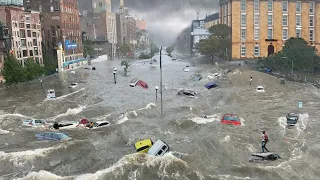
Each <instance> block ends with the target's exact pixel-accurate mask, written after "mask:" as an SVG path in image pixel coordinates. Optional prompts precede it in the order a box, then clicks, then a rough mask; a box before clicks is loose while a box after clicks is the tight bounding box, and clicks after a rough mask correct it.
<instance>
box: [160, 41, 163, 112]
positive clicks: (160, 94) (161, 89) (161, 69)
mask: <svg viewBox="0 0 320 180" xmlns="http://www.w3.org/2000/svg"><path fill="white" fill-rule="evenodd" d="M161 56H162V46H161V48H160V88H161V94H160V96H161V115H162V114H163V106H162V94H163V93H162V89H163V88H162V57H161Z"/></svg>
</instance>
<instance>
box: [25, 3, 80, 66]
mask: <svg viewBox="0 0 320 180" xmlns="http://www.w3.org/2000/svg"><path fill="white" fill-rule="evenodd" d="M24 6H25V8H26V9H31V10H38V11H39V12H40V15H41V20H42V21H41V23H42V35H43V46H44V48H43V49H44V51H45V52H46V53H52V54H53V55H55V56H56V53H57V52H56V48H57V45H58V43H62V48H63V63H64V64H68V65H64V67H63V68H65V69H70V68H74V67H77V66H79V65H81V64H82V62H81V63H79V62H78V60H79V59H82V58H83V53H82V32H81V30H80V18H79V11H78V0H69V1H59V0H50V1H48V0H24ZM69 61H70V62H69ZM66 62H68V63H66ZM72 62H74V63H72Z"/></svg>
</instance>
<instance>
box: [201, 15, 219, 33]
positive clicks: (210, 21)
mask: <svg viewBox="0 0 320 180" xmlns="http://www.w3.org/2000/svg"><path fill="white" fill-rule="evenodd" d="M219 23H220V18H219V13H214V14H211V15H209V16H206V18H205V19H204V28H206V29H209V28H210V27H212V26H214V25H217V24H219Z"/></svg>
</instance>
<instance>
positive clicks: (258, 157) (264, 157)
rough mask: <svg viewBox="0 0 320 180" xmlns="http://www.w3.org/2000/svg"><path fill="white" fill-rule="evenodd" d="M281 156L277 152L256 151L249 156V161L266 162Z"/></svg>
mask: <svg viewBox="0 0 320 180" xmlns="http://www.w3.org/2000/svg"><path fill="white" fill-rule="evenodd" d="M280 158H281V157H280V156H279V155H278V154H276V153H270V152H267V153H256V154H252V155H251V156H250V157H249V162H266V161H275V160H277V159H280Z"/></svg>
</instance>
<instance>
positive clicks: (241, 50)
mask: <svg viewBox="0 0 320 180" xmlns="http://www.w3.org/2000/svg"><path fill="white" fill-rule="evenodd" d="M240 56H241V57H246V45H241V46H240Z"/></svg>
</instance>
